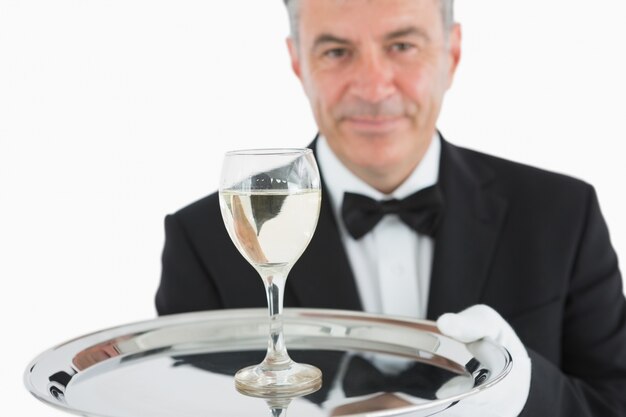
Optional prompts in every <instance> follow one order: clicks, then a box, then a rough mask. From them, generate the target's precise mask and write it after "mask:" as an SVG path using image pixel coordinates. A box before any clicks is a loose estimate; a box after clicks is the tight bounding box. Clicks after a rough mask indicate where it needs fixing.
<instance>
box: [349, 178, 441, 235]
mask: <svg viewBox="0 0 626 417" xmlns="http://www.w3.org/2000/svg"><path fill="white" fill-rule="evenodd" d="M386 214H397V215H398V216H400V219H401V220H402V221H403V222H404V223H406V224H407V225H408V226H409V227H411V228H412V229H414V230H415V231H417V232H418V233H421V234H424V235H427V236H431V237H433V236H434V235H435V233H436V232H437V226H439V222H440V221H441V216H442V214H443V196H442V195H441V190H440V189H439V187H438V186H437V185H433V186H430V187H427V188H424V189H422V190H419V191H418V192H416V193H414V194H411V195H410V196H408V197H406V198H404V199H402V200H386V201H376V200H373V199H371V198H369V197H365V196H364V195H360V194H354V193H345V194H344V196H343V204H342V206H341V216H342V217H343V222H344V224H345V225H346V229H348V233H350V235H351V236H352V237H353V238H355V239H360V238H362V237H363V236H365V234H366V233H367V232H369V231H370V230H372V229H373V228H374V226H376V224H378V222H379V221H380V219H382V218H383V216H384V215H386Z"/></svg>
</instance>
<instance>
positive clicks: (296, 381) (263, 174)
mask: <svg viewBox="0 0 626 417" xmlns="http://www.w3.org/2000/svg"><path fill="white" fill-rule="evenodd" d="M219 197H220V209H221V212H222V218H223V219H224V224H225V225H226V230H228V234H229V235H230V238H231V239H232V241H233V243H234V244H235V246H236V247H237V249H238V250H239V252H241V254H242V255H243V257H244V258H245V259H246V260H247V261H248V262H249V263H250V264H251V265H252V266H253V267H254V268H255V269H256V271H257V272H258V273H259V275H261V278H262V279H263V284H264V285H265V292H266V295H267V304H268V308H269V316H270V332H269V341H268V347H267V354H266V356H265V359H264V360H263V362H261V363H260V364H259V365H255V366H250V367H247V368H244V369H241V370H240V371H238V372H237V374H236V375H235V386H236V388H237V389H238V390H239V391H240V392H242V393H244V394H248V395H252V396H257V397H293V396H298V395H304V394H305V393H311V392H314V391H316V390H317V389H319V387H320V386H321V381H322V373H321V371H320V370H319V369H317V368H316V367H314V366H311V365H306V364H298V363H296V362H294V361H293V360H291V358H290V357H289V355H288V354H287V349H286V347H285V341H284V338H283V325H282V318H281V314H282V309H283V293H284V288H285V281H286V279H287V275H288V274H289V271H290V270H291V268H292V267H293V265H294V264H295V262H296V261H297V260H298V258H300V255H302V252H304V250H305V249H306V247H307V246H308V244H309V241H310V240H311V237H312V236H313V233H314V231H315V227H316V225H317V219H318V217H319V211H320V203H321V190H320V176H319V171H318V169H317V164H316V162H315V157H314V156H313V152H312V151H311V150H310V149H256V150H243V151H232V152H227V153H226V155H225V157H224V164H223V167H222V176H221V183H220V188H219Z"/></svg>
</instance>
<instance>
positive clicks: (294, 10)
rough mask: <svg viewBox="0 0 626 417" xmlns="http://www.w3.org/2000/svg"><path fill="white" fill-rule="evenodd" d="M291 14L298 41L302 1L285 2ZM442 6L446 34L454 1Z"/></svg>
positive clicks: (443, 2) (441, 1)
mask: <svg viewBox="0 0 626 417" xmlns="http://www.w3.org/2000/svg"><path fill="white" fill-rule="evenodd" d="M283 1H284V3H285V6H287V13H288V14H289V26H290V28H291V29H290V30H291V37H292V38H293V39H295V40H296V41H297V40H298V21H299V17H300V8H299V7H298V6H299V3H300V0H283ZM437 1H439V5H440V6H441V18H442V19H443V27H444V30H445V32H446V33H449V32H450V30H451V29H452V26H453V25H454V0H437Z"/></svg>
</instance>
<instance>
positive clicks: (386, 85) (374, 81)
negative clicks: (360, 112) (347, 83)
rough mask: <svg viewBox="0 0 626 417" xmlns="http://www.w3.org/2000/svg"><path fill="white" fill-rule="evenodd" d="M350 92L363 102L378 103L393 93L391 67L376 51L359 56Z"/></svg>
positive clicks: (392, 72) (392, 71)
mask: <svg viewBox="0 0 626 417" xmlns="http://www.w3.org/2000/svg"><path fill="white" fill-rule="evenodd" d="M355 64H356V65H355V69H354V74H353V78H352V84H351V87H352V88H351V92H352V93H353V94H354V95H355V96H357V97H359V98H360V99H362V100H364V101H369V102H379V101H382V100H384V99H386V98H388V97H389V96H390V95H392V94H393V93H394V92H395V87H394V83H393V80H394V70H393V65H392V63H391V62H389V61H388V60H387V59H386V57H385V56H384V55H383V54H382V53H379V52H376V51H368V52H366V53H363V54H361V56H360V57H359V59H358V60H357V62H356V63H355Z"/></svg>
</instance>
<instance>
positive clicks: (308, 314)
mask: <svg viewBox="0 0 626 417" xmlns="http://www.w3.org/2000/svg"><path fill="white" fill-rule="evenodd" d="M266 314H267V308H236V309H220V310H204V311H194V312H187V313H178V314H170V315H165V316H158V317H155V318H152V319H146V320H139V321H132V322H128V323H124V324H120V325H116V326H110V327H106V328H103V329H100V330H96V331H93V332H89V333H85V334H82V335H79V336H76V337H74V338H71V339H68V340H66V341H64V342H61V343H58V344H56V345H53V346H52V347H50V348H48V349H46V350H44V351H42V352H41V353H40V354H38V355H37V356H36V357H34V358H33V359H32V360H31V361H30V362H29V364H28V366H27V367H26V369H25V370H24V373H23V383H24V386H25V388H26V389H27V390H28V391H29V392H30V393H31V394H32V395H33V396H34V397H35V398H37V399H38V400H39V401H41V402H43V403H45V404H47V405H49V406H52V407H53V408H56V409H59V410H62V411H65V412H68V413H71V414H75V415H83V416H90V417H117V416H112V415H107V414H100V413H97V412H96V413H93V412H91V411H86V410H82V409H77V408H75V407H71V406H69V405H65V404H62V403H58V402H53V401H52V400H51V398H48V397H46V396H44V395H41V393H39V392H38V390H37V389H36V388H35V387H34V386H33V384H32V382H31V378H29V376H30V375H31V373H32V370H33V369H34V368H35V367H36V365H37V363H39V362H40V361H41V360H42V359H43V358H44V357H46V356H47V355H49V354H50V353H52V352H54V351H56V350H58V349H60V348H62V347H64V346H66V345H68V344H71V343H74V342H77V341H79V340H84V339H87V338H90V337H94V336H97V335H100V334H105V333H110V332H116V331H122V330H124V329H130V328H132V327H141V326H146V325H150V328H157V327H160V328H162V327H167V326H172V325H176V324H180V323H181V322H184V323H185V324H189V323H194V322H202V321H205V320H208V319H209V318H210V319H213V320H217V319H219V318H220V317H223V318H226V319H231V320H235V319H236V318H237V316H239V317H246V316H255V317H257V316H260V315H266ZM283 315H284V316H286V317H295V318H298V317H300V318H307V319H314V318H320V319H322V318H328V319H331V320H332V319H335V320H340V319H343V320H356V321H363V322H377V323H381V322H382V323H384V324H385V325H386V326H397V327H404V328H410V329H412V330H414V331H418V332H420V331H422V332H424V331H425V332H430V333H434V334H436V335H438V336H440V337H444V338H447V339H450V340H453V341H455V342H456V343H459V344H464V345H467V343H463V342H461V341H458V340H456V339H453V338H450V337H448V336H445V335H443V334H442V333H441V332H440V331H439V330H438V328H437V326H436V323H435V322H434V321H432V320H426V319H418V318H413V317H406V316H397V315H387V314H376V313H366V312H362V311H353V310H338V309H325V308H301V307H285V308H284V310H283ZM268 320H269V318H268ZM170 322H171V323H170ZM163 323H165V324H163ZM159 324H160V326H159ZM144 330H146V329H144ZM148 330H149V329H148ZM484 341H485V342H487V343H489V344H491V345H492V346H493V347H495V348H496V350H498V351H499V352H500V353H501V354H502V355H503V358H504V361H505V366H504V368H503V369H502V370H501V371H500V372H499V374H498V375H496V376H495V377H494V378H492V379H490V380H489V381H487V382H485V383H484V384H481V385H479V386H475V387H473V388H472V389H470V390H468V391H466V392H464V393H461V394H457V395H454V396H451V397H446V398H443V399H437V400H431V401H428V402H425V403H422V404H415V405H411V406H407V407H402V408H397V409H393V410H381V411H376V412H368V413H361V414H350V415H349V416H346V417H365V416H368V417H391V416H399V415H403V414H407V413H411V412H415V411H423V410H427V409H429V408H436V407H437V406H444V405H446V404H448V407H446V408H449V407H450V406H452V405H454V404H456V403H457V402H459V401H461V400H463V399H465V398H467V397H471V396H473V395H475V394H476V393H478V392H480V391H483V390H485V389H489V388H491V387H492V386H494V385H495V384H497V383H499V382H500V381H501V380H502V379H504V378H505V377H506V376H507V375H508V374H509V372H510V371H511V369H512V366H513V358H512V356H511V354H510V352H509V351H508V350H507V349H506V348H505V347H504V346H502V345H500V344H499V343H496V342H495V341H493V340H491V339H484Z"/></svg>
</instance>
